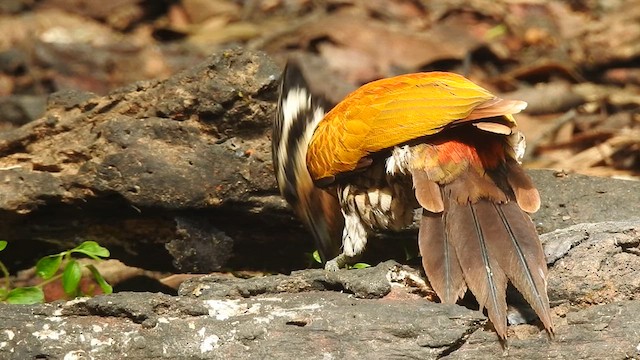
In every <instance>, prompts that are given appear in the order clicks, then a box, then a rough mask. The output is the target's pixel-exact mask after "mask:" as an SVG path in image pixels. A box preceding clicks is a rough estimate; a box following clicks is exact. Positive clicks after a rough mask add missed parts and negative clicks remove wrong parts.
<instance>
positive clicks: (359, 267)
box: [351, 263, 371, 269]
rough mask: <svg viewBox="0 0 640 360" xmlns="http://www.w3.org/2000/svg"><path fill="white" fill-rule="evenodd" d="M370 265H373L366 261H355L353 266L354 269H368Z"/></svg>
mask: <svg viewBox="0 0 640 360" xmlns="http://www.w3.org/2000/svg"><path fill="white" fill-rule="evenodd" d="M368 267H371V265H369V264H366V263H355V264H353V266H351V268H352V269H366V268H368Z"/></svg>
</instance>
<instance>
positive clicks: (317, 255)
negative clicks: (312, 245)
mask: <svg viewBox="0 0 640 360" xmlns="http://www.w3.org/2000/svg"><path fill="white" fill-rule="evenodd" d="M312 256H313V260H315V261H316V262H317V263H318V264H322V259H321V258H320V252H319V251H318V250H316V251H314V252H313V254H312Z"/></svg>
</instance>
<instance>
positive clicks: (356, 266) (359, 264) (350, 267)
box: [311, 250, 371, 269]
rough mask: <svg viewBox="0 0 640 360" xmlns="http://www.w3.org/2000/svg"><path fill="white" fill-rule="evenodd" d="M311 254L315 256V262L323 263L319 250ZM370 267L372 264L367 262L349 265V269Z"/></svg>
mask: <svg viewBox="0 0 640 360" xmlns="http://www.w3.org/2000/svg"><path fill="white" fill-rule="evenodd" d="M311 256H312V257H313V260H315V262H317V263H318V264H322V259H321V258H320V253H319V252H318V250H316V251H314V252H313V254H312V255H311ZM368 267H371V265H369V264H366V263H355V264H353V265H347V269H366V268H368Z"/></svg>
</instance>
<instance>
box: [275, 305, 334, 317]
mask: <svg viewBox="0 0 640 360" xmlns="http://www.w3.org/2000/svg"><path fill="white" fill-rule="evenodd" d="M320 308H322V305H320V304H318V303H315V304H309V305H303V306H298V307H292V308H289V309H283V308H276V309H273V310H272V311H270V314H271V315H273V316H277V317H295V316H299V315H300V314H299V313H300V312H302V311H313V310H317V309H320Z"/></svg>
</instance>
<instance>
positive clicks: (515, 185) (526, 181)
mask: <svg viewBox="0 0 640 360" xmlns="http://www.w3.org/2000/svg"><path fill="white" fill-rule="evenodd" d="M506 164H507V181H508V182H509V186H511V188H512V189H513V193H514V194H515V196H516V201H517V202H518V205H520V208H521V209H522V210H524V211H526V212H528V213H534V212H536V211H538V209H539V208H540V194H539V193H538V190H537V189H536V187H535V186H534V185H533V181H531V178H530V177H529V175H527V174H526V173H525V172H524V169H523V168H522V167H521V166H520V165H518V163H517V162H516V161H515V160H513V159H509V160H508V161H507V163H506Z"/></svg>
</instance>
